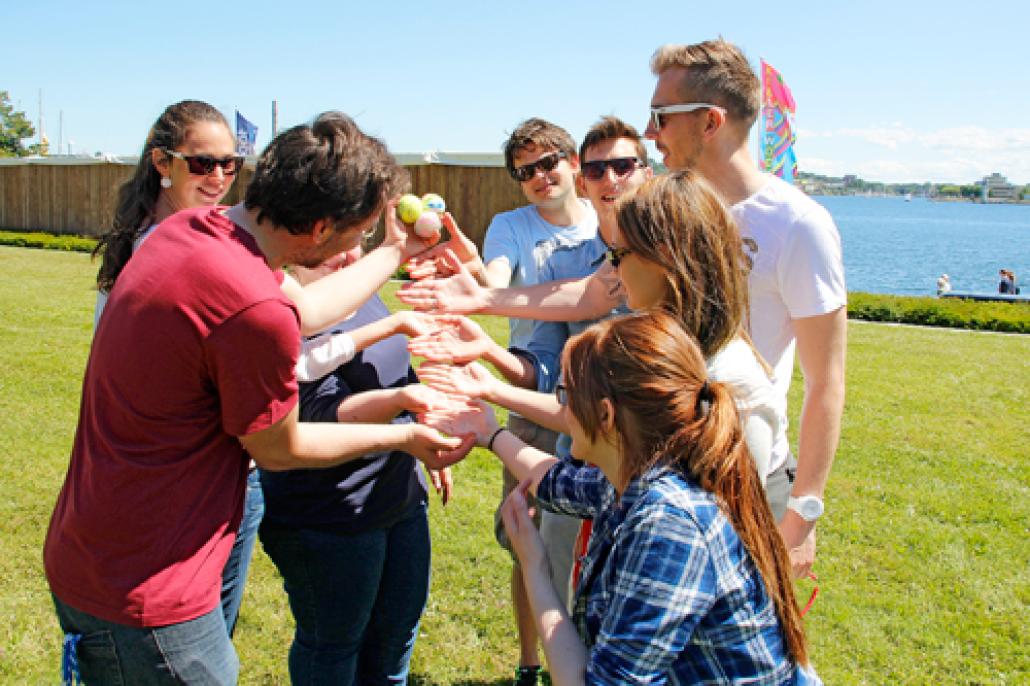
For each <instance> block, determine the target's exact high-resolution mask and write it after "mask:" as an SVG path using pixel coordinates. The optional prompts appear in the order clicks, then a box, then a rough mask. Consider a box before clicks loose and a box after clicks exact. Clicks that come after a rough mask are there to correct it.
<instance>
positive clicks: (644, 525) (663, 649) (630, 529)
mask: <svg viewBox="0 0 1030 686" xmlns="http://www.w3.org/2000/svg"><path fill="white" fill-rule="evenodd" d="M644 499H645V501H646V502H641V503H639V505H641V507H634V508H633V510H632V511H631V512H630V513H628V516H627V518H626V520H625V521H624V522H623V524H622V525H621V526H620V529H621V531H620V532H619V533H618V534H617V535H616V540H615V545H614V547H613V549H612V552H611V557H610V560H609V564H611V565H612V566H613V569H614V570H615V571H614V572H613V576H612V577H609V579H608V581H609V583H608V584H606V586H607V588H606V589H605V591H606V592H607V594H608V595H609V597H608V598H605V599H604V603H605V604H606V605H607V608H606V610H605V611H604V615H603V618H602V620H601V625H600V630H599V631H598V634H597V637H596V640H595V642H594V645H593V647H592V649H591V655H590V659H589V662H588V667H587V683H592V684H593V683H596V684H613V683H640V684H661V683H666V681H667V680H668V678H669V672H670V667H671V665H672V663H673V661H674V660H675V659H676V658H677V657H678V656H679V655H680V654H681V653H682V652H683V650H684V647H685V646H686V645H687V643H688V642H689V641H690V638H691V635H692V634H693V632H694V630H695V628H696V626H697V624H698V622H699V621H700V619H701V617H703V616H704V615H705V614H706V613H707V612H708V611H709V609H710V608H711V607H712V605H713V604H714V603H715V601H716V588H717V579H716V569H715V565H714V564H713V563H712V556H711V554H710V551H709V545H708V541H706V540H705V536H704V533H703V531H702V530H701V528H700V527H699V526H698V524H697V522H696V520H694V519H693V517H692V516H691V515H690V513H689V512H687V511H685V510H683V509H682V508H679V507H676V506H675V505H672V504H670V503H669V502H668V501H664V502H663V501H661V500H657V501H656V500H654V499H651V498H649V497H648V496H644Z"/></svg>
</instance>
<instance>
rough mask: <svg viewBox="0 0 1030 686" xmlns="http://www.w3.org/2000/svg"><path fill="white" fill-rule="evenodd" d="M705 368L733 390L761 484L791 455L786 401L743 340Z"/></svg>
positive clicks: (729, 344) (718, 354) (731, 345)
mask: <svg viewBox="0 0 1030 686" xmlns="http://www.w3.org/2000/svg"><path fill="white" fill-rule="evenodd" d="M707 367H708V376H709V377H710V378H711V379H712V380H713V381H718V382H720V383H724V384H728V385H729V386H730V387H731V388H732V390H733V397H734V399H735V400H736V404H737V411H738V412H739V413H740V419H741V422H742V423H743V426H744V438H745V440H746V441H747V447H748V450H749V451H750V452H751V457H752V458H754V460H755V466H756V467H757V468H758V476H759V477H760V478H761V479H762V483H763V484H764V483H765V478H766V477H767V476H768V475H769V474H771V473H772V472H773V471H775V470H776V469H777V468H779V466H780V465H782V464H783V463H784V462H785V461H786V460H787V456H788V455H789V454H790V444H789V443H788V442H787V398H786V396H784V395H781V394H780V393H779V392H778V391H777V389H776V388H775V387H773V382H772V380H771V379H770V378H769V376H768V375H767V374H766V373H765V369H763V368H762V365H761V364H759V362H758V358H756V357H755V352H754V350H752V349H751V346H750V345H748V344H747V343H746V342H744V340H743V339H740V338H734V339H733V340H732V341H730V342H729V343H727V344H726V345H725V346H724V347H723V348H722V350H720V351H719V352H717V353H715V354H714V355H712V357H711V358H710V359H709V360H708V362H707Z"/></svg>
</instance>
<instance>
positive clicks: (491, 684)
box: [408, 674, 512, 686]
mask: <svg viewBox="0 0 1030 686" xmlns="http://www.w3.org/2000/svg"><path fill="white" fill-rule="evenodd" d="M511 682H512V680H511V678H510V677H509V678H507V679H491V680H489V681H487V680H484V679H462V680H460V681H448V682H447V685H449V686H511ZM408 683H410V684H411V685H412V686H447V685H445V684H444V683H443V682H442V681H435V680H433V679H432V678H430V677H428V676H425V675H423V674H412V675H411V676H410V677H409V679H408Z"/></svg>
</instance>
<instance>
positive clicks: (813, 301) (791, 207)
mask: <svg viewBox="0 0 1030 686" xmlns="http://www.w3.org/2000/svg"><path fill="white" fill-rule="evenodd" d="M731 212H732V214H733V217H734V219H736V221H737V224H738V225H739V226H740V233H741V236H742V237H743V238H744V242H745V246H746V247H747V248H748V252H749V253H750V254H751V259H752V261H753V263H754V264H753V265H752V269H751V276H750V278H749V280H748V285H749V287H750V290H751V321H750V327H749V328H750V333H751V340H752V341H754V343H755V347H756V348H757V349H758V352H760V353H761V354H762V357H764V358H765V360H766V361H767V362H768V363H769V364H770V365H772V367H773V371H774V373H775V385H776V388H777V390H779V391H780V393H781V394H782V395H783V396H784V397H786V395H787V389H788V388H789V387H790V378H791V375H792V374H793V372H794V340H795V334H794V325H793V322H792V320H794V319H801V318H803V317H813V316H816V315H820V314H828V313H830V312H834V311H836V310H838V309H839V308H841V307H843V306H845V305H846V304H847V299H848V293H847V289H846V287H845V285H844V262H843V259H842V257H841V245H840V234H838V233H837V226H836V224H834V222H833V217H831V216H830V213H829V212H827V211H826V209H825V208H824V207H823V206H822V205H820V204H819V203H817V202H815V201H814V200H812V199H811V198H809V197H808V196H807V195H805V194H804V193H802V192H801V191H799V190H798V189H797V188H795V187H794V186H791V185H790V184H789V183H786V182H785V181H783V180H782V179H779V178H777V177H775V176H771V175H770V176H768V183H766V185H765V186H763V187H762V189H761V190H759V191H758V192H757V193H755V194H754V195H752V196H751V197H749V198H747V199H745V200H742V201H740V202H739V203H737V204H736V205H734V206H733V207H732V208H731Z"/></svg>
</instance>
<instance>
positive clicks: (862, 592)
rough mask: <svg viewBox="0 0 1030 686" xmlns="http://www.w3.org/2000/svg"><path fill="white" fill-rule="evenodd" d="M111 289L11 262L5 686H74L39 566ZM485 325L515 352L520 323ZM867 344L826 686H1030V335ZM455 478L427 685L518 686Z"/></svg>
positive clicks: (255, 669) (472, 466)
mask: <svg viewBox="0 0 1030 686" xmlns="http://www.w3.org/2000/svg"><path fill="white" fill-rule="evenodd" d="M94 273H95V267H94V266H93V265H92V264H91V263H90V261H89V257H88V256H86V255H83V254H79V253H63V252H57V251H37V250H28V249H22V248H0V312H2V313H3V316H2V325H0V350H2V351H3V372H2V374H0V391H2V392H0V452H2V454H3V456H4V460H3V469H2V472H0V476H2V478H0V540H2V541H3V555H2V557H0V577H2V578H3V580H4V582H3V590H2V592H0V613H2V616H4V617H7V620H6V621H5V622H4V623H3V626H2V627H0V683H18V684H22V683H26V684H42V683H56V682H57V681H58V680H59V679H58V666H59V650H60V640H61V635H60V630H59V628H58V626H57V621H56V619H55V618H54V615H53V609H52V606H51V601H50V597H49V593H48V591H47V586H46V582H45V579H44V576H43V570H42V561H41V550H42V545H43V538H44V536H45V533H46V526H47V522H48V520H49V517H50V511H51V509H52V507H53V504H54V500H55V498H56V495H57V491H58V489H59V488H60V485H61V482H62V480H63V477H64V472H65V469H66V466H67V460H68V452H69V448H70V445H71V440H72V434H73V431H74V428H75V423H76V417H77V411H78V397H79V390H80V385H81V382H82V372H83V368H84V365H85V362H86V357H87V354H88V351H89V343H90V338H91V328H92V317H93V302H94V297H95V295H94V292H93V291H92V290H91V280H92V278H93V275H94ZM481 321H482V322H483V323H484V324H486V325H487V326H489V327H490V330H491V332H492V333H494V334H495V335H497V336H498V337H503V335H504V332H505V330H506V328H505V326H504V323H503V321H502V320H498V319H491V318H487V319H482V320H481ZM849 333H850V345H849V355H848V400H847V410H846V412H845V416H844V426H843V437H842V439H841V447H840V451H839V452H838V456H837V462H836V465H835V467H834V471H833V475H832V477H831V483H830V487H829V491H828V496H827V514H826V516H825V518H824V520H823V521H822V522H821V523H820V525H819V532H820V534H819V554H818V558H817V564H816V571H817V573H818V575H819V586H820V594H819V597H818V600H817V601H816V603H815V607H814V608H813V610H812V612H811V613H810V614H809V616H808V620H807V625H808V630H809V636H810V639H811V642H812V656H813V661H814V663H815V666H816V668H817V670H818V671H819V673H820V674H821V676H822V677H823V679H824V680H825V681H826V683H828V684H944V683H947V684H1025V683H1028V682H1030V647H1028V645H1030V641H1028V638H1027V637H1028V635H1030V633H1028V620H1027V617H1028V616H1030V459H1028V458H1030V454H1028V453H1030V450H1028V446H1030V336H1018V335H1001V334H991V333H976V332H967V331H951V330H943V329H923V328H911V327H898V326H887V325H880V324H868V323H864V322H852V323H851V324H850V325H849ZM159 362H160V361H155V363H159ZM800 386H801V383H800V379H799V378H798V379H795V383H794V390H793V392H792V397H791V403H792V407H791V409H792V412H791V416H792V418H793V419H796V417H797V411H798V409H799V402H800ZM793 429H795V430H796V425H795V426H794V427H793ZM792 433H795V435H796V431H792ZM455 472H456V482H457V483H456V486H457V495H456V497H455V499H454V501H453V502H452V503H451V504H449V505H448V506H447V508H446V509H444V508H441V507H440V505H439V503H438V502H434V503H433V506H432V508H431V518H432V525H433V536H434V546H435V551H434V553H435V554H434V563H433V590H432V596H431V598H430V601H429V607H428V609H427V611H426V614H425V617H424V618H423V622H422V634H421V637H420V638H419V643H418V645H417V647H416V650H415V656H414V659H413V664H412V670H413V681H414V682H415V683H418V684H470V685H471V684H498V685H499V684H503V683H508V682H509V681H510V674H511V670H512V668H513V666H514V664H515V661H516V650H515V640H514V630H513V627H512V622H511V620H510V609H509V602H508V571H507V570H508V562H507V558H506V555H505V553H503V552H502V551H501V550H500V549H499V548H498V547H497V546H496V545H495V544H494V543H493V537H492V531H491V527H492V513H493V508H494V506H495V504H496V499H497V494H498V492H499V489H500V475H499V470H498V468H497V463H496V461H495V458H493V457H491V456H490V455H489V454H487V453H485V452H482V451H476V452H474V453H473V454H472V455H471V456H470V457H469V458H468V459H467V460H466V461H465V462H463V463H461V464H459V465H458V466H457V467H456V470H455ZM258 548H259V549H258V550H257V551H256V554H255V561H254V564H253V566H252V568H251V570H252V571H251V579H250V582H249V584H248V587H247V592H246V598H245V600H244V604H243V610H242V613H241V616H240V622H239V625H238V627H237V633H236V647H237V650H238V651H239V654H240V660H241V664H242V670H241V675H242V677H241V683H244V684H278V683H286V682H287V681H288V679H287V676H286V651H287V649H288V647H289V643H290V639H291V635H292V619H291V617H290V613H289V609H288V607H287V605H286V599H285V596H284V593H283V591H282V587H281V583H280V581H279V579H278V577H277V574H276V572H275V569H274V567H273V566H272V565H271V563H270V562H269V561H268V558H267V557H266V556H265V555H264V553H263V552H261V550H260V546H259V547H258ZM341 583H346V580H344V579H341Z"/></svg>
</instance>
